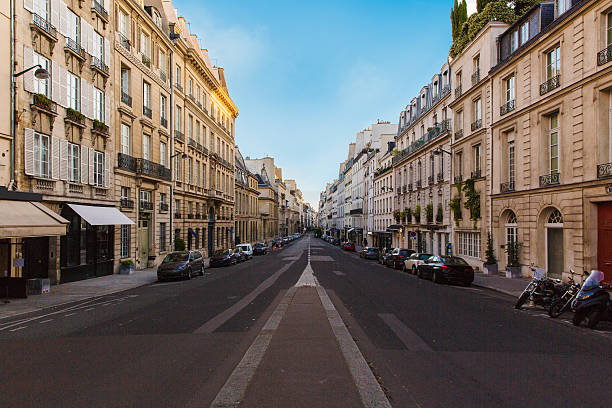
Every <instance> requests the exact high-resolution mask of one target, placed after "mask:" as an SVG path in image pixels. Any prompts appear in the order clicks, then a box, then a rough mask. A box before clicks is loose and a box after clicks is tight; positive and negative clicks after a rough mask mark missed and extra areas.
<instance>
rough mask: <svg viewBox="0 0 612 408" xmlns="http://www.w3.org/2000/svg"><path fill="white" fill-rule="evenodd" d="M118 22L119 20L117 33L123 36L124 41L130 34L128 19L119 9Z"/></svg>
mask: <svg viewBox="0 0 612 408" xmlns="http://www.w3.org/2000/svg"><path fill="white" fill-rule="evenodd" d="M118 20H119V21H118V30H119V32H120V33H121V35H123V37H124V38H126V39H127V38H129V36H130V35H129V32H130V30H129V27H130V26H129V19H128V16H127V14H126V13H125V12H124V11H123V10H121V9H119V19H118Z"/></svg>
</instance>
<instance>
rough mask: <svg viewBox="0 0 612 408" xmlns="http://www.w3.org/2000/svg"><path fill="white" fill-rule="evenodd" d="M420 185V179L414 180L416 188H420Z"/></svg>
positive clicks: (421, 183)
mask: <svg viewBox="0 0 612 408" xmlns="http://www.w3.org/2000/svg"><path fill="white" fill-rule="evenodd" d="M422 185H423V182H422V181H421V180H417V181H416V187H417V188H421V186H422Z"/></svg>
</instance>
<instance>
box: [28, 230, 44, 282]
mask: <svg viewBox="0 0 612 408" xmlns="http://www.w3.org/2000/svg"><path fill="white" fill-rule="evenodd" d="M23 244H24V248H23V255H24V261H25V263H24V268H23V277H24V278H28V279H35V278H47V277H48V275H49V237H39V238H24V240H23Z"/></svg>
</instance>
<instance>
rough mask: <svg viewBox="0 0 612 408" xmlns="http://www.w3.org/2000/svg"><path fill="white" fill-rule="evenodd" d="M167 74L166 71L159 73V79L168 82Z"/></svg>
mask: <svg viewBox="0 0 612 408" xmlns="http://www.w3.org/2000/svg"><path fill="white" fill-rule="evenodd" d="M166 78H167V77H166V73H165V72H164V71H159V79H161V80H162V81H163V82H166Z"/></svg>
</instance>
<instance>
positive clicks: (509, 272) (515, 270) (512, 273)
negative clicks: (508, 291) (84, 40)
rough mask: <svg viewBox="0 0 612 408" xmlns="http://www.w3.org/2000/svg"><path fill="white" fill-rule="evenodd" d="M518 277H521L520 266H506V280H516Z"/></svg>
mask: <svg viewBox="0 0 612 408" xmlns="http://www.w3.org/2000/svg"><path fill="white" fill-rule="evenodd" d="M520 277H522V274H521V267H520V266H506V278H512V279H516V278H520Z"/></svg>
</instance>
